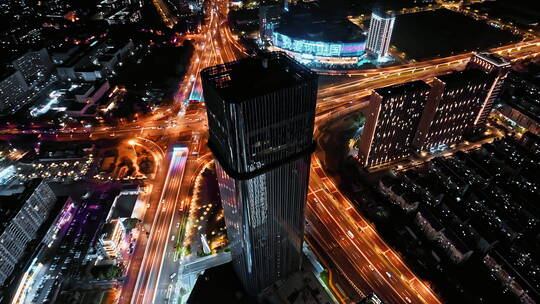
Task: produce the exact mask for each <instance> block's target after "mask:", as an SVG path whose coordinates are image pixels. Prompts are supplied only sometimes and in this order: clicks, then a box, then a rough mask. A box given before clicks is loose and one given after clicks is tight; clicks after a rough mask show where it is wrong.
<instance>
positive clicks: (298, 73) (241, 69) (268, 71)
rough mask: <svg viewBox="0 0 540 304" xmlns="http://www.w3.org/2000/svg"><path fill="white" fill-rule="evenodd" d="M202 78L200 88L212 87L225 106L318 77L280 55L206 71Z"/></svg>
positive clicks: (276, 53) (250, 58)
mask: <svg viewBox="0 0 540 304" xmlns="http://www.w3.org/2000/svg"><path fill="white" fill-rule="evenodd" d="M201 76H202V78H203V84H204V83H205V82H206V83H207V85H209V86H211V87H213V88H214V90H215V92H216V93H217V94H218V95H219V96H220V97H221V98H222V99H223V100H224V101H225V102H227V103H240V102H242V101H245V100H247V99H250V98H253V97H256V96H263V95H266V94H268V93H270V92H273V91H276V90H279V89H284V88H289V87H292V86H296V85H298V84H300V83H302V82H304V81H306V80H313V79H316V78H317V74H315V73H314V72H312V71H311V70H309V69H308V68H306V67H304V66H302V65H301V64H299V63H298V62H296V61H295V60H293V59H292V58H291V57H289V56H288V55H286V54H285V53H282V52H273V53H267V54H264V55H262V56H259V57H256V58H255V57H248V58H244V59H241V60H238V61H233V62H229V63H225V64H222V65H217V66H213V67H209V68H206V69H204V70H203V71H202V72H201Z"/></svg>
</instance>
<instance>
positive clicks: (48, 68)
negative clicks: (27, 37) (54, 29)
mask: <svg viewBox="0 0 540 304" xmlns="http://www.w3.org/2000/svg"><path fill="white" fill-rule="evenodd" d="M12 64H13V67H14V68H15V69H17V70H18V71H20V72H21V74H22V75H23V77H24V79H25V81H26V83H27V84H28V86H30V87H32V88H34V87H36V86H40V85H42V84H43V83H45V82H47V81H48V80H49V78H50V76H51V74H52V72H53V69H54V67H53V63H52V60H51V57H50V56H49V53H48V52H47V49H45V48H42V49H39V50H35V51H33V50H31V51H28V52H26V53H25V54H24V55H22V56H20V57H18V58H17V59H15V60H13V62H12Z"/></svg>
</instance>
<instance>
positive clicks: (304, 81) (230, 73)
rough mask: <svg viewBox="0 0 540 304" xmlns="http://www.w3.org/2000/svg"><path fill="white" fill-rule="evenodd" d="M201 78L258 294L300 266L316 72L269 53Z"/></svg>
mask: <svg viewBox="0 0 540 304" xmlns="http://www.w3.org/2000/svg"><path fill="white" fill-rule="evenodd" d="M201 78H202V83H203V90H204V98H205V101H206V109H207V114H208V126H209V133H210V137H209V140H208V146H209V147H210V149H211V150H212V152H213V154H214V157H215V159H216V168H217V175H218V182H219V191H220V195H221V201H222V203H223V209H224V211H225V223H226V225H227V234H228V237H229V242H230V247H231V253H232V256H233V264H234V268H235V270H236V272H237V274H238V276H239V277H240V279H241V281H242V283H243V285H244V286H245V288H246V290H247V291H248V292H249V293H251V294H257V293H259V292H260V291H261V290H263V289H264V288H266V287H267V286H270V285H271V284H272V283H274V282H276V281H277V280H279V279H282V278H285V277H287V276H288V275H289V274H291V273H293V272H296V271H298V270H299V269H300V265H301V260H302V241H303V233H304V206H305V202H306V197H307V186H308V178H309V167H310V154H311V152H312V151H313V148H314V142H313V125H314V119H315V104H316V98H317V75H316V74H315V73H313V72H311V71H310V70H309V69H307V68H305V67H303V66H302V65H300V64H299V63H297V62H295V61H294V60H293V59H291V58H290V57H289V56H287V55H286V54H284V53H269V54H264V55H262V56H260V57H257V58H254V57H250V58H245V59H242V60H239V61H235V62H230V63H226V64H223V65H219V66H214V67H210V68H207V69H205V70H203V71H202V72H201Z"/></svg>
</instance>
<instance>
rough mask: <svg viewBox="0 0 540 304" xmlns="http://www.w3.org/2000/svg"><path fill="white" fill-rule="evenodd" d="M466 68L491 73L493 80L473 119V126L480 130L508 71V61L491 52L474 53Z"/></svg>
mask: <svg viewBox="0 0 540 304" xmlns="http://www.w3.org/2000/svg"><path fill="white" fill-rule="evenodd" d="M467 68H468V69H471V68H472V69H474V68H476V69H480V70H482V71H484V72H485V73H489V74H493V78H494V80H493V82H492V84H491V86H490V87H489V89H488V92H487V94H486V97H485V98H484V100H483V102H482V106H481V109H480V111H479V112H478V115H477V116H476V119H475V120H474V128H475V129H477V130H479V131H482V130H483V129H484V126H485V124H486V121H487V119H488V116H489V113H491V110H492V109H493V103H494V102H495V100H496V99H497V97H499V93H500V91H501V89H502V86H503V84H504V80H505V79H506V77H507V76H508V72H509V71H510V62H509V61H508V60H506V59H505V58H503V57H501V56H499V55H497V54H493V53H479V54H475V55H474V56H473V57H472V58H471V60H470V61H469V63H468V65H467Z"/></svg>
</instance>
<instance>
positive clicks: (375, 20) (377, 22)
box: [366, 12, 396, 58]
mask: <svg viewBox="0 0 540 304" xmlns="http://www.w3.org/2000/svg"><path fill="white" fill-rule="evenodd" d="M395 19H396V18H395V17H394V16H387V15H385V14H384V13H375V12H374V13H372V14H371V21H370V23H369V31H368V36H367V42H366V52H368V53H369V54H373V55H376V56H377V58H381V57H385V56H388V49H389V47H390V40H391V39H392V30H393V29H394V21H395Z"/></svg>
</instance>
